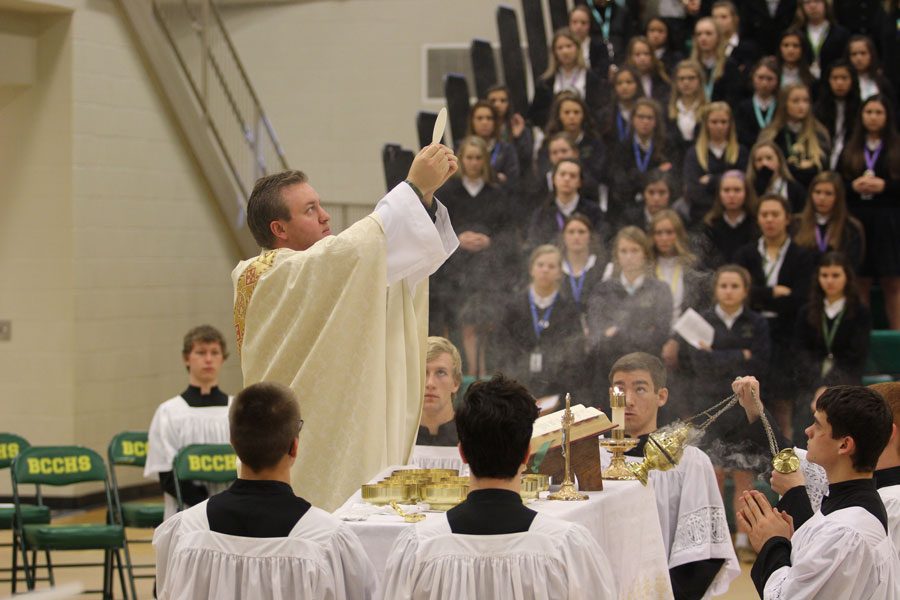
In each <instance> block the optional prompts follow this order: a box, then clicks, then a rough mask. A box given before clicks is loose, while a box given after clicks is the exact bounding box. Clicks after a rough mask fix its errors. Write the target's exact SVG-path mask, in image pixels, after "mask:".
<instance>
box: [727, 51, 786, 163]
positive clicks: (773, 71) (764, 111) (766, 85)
mask: <svg viewBox="0 0 900 600" xmlns="http://www.w3.org/2000/svg"><path fill="white" fill-rule="evenodd" d="M778 77H779V74H778V61H777V60H776V59H775V58H774V57H772V56H764V57H763V58H761V59H759V61H757V62H756V64H755V65H753V68H752V69H750V84H751V86H752V87H753V96H751V97H750V98H746V99H744V100H741V102H740V103H739V104H738V105H737V108H736V109H735V111H734V122H735V125H736V127H737V134H738V142H740V143H741V144H743V145H744V146H747V147H748V148H752V147H753V145H754V144H755V143H756V139H757V138H758V137H759V132H761V131H762V130H763V129H765V128H766V127H768V126H769V124H770V123H771V122H772V118H773V117H774V116H775V106H776V105H777V104H778V101H777V99H776V97H777V95H778V88H779V86H778Z"/></svg>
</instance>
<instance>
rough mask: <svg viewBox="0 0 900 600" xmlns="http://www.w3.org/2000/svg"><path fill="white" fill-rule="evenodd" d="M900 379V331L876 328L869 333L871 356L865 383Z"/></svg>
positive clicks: (864, 379)
mask: <svg viewBox="0 0 900 600" xmlns="http://www.w3.org/2000/svg"><path fill="white" fill-rule="evenodd" d="M897 380H900V331H892V330H890V329H876V330H874V331H872V333H871V334H869V358H868V361H867V362H866V374H865V375H864V376H863V384H864V385H871V384H873V383H881V382H885V381H897Z"/></svg>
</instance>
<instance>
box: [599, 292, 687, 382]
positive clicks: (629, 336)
mask: <svg viewBox="0 0 900 600" xmlns="http://www.w3.org/2000/svg"><path fill="white" fill-rule="evenodd" d="M587 324H588V330H589V334H588V343H589V345H590V346H591V347H593V348H595V349H597V348H599V349H601V350H602V351H603V352H604V353H606V354H608V355H610V356H614V357H615V358H618V357H620V356H622V355H624V354H628V353H629V352H647V353H648V354H652V355H654V356H659V355H660V352H661V351H662V345H663V344H664V343H665V342H666V340H667V339H669V329H670V327H671V325H672V292H670V291H669V286H667V285H666V284H665V283H663V282H662V281H660V280H658V279H656V278H654V277H653V276H652V275H649V274H648V275H646V276H645V278H644V283H643V285H641V287H640V288H638V290H637V291H636V292H635V293H634V295H633V296H630V295H629V294H628V292H627V291H625V288H624V287H623V286H622V283H621V282H620V281H619V276H618V274H615V275H613V277H612V278H611V279H608V280H607V281H604V282H603V283H601V284H599V285H598V286H596V287H595V288H594V289H593V290H592V293H591V297H590V298H589V299H588V301H587ZM613 326H615V327H618V329H619V332H618V334H617V335H615V336H613V337H611V338H607V337H605V335H604V332H605V331H606V330H607V329H609V328H610V327H613ZM604 376H605V374H604Z"/></svg>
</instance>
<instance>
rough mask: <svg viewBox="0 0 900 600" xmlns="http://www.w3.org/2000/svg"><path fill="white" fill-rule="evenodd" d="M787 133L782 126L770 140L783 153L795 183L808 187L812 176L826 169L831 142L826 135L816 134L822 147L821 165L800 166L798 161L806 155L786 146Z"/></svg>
mask: <svg viewBox="0 0 900 600" xmlns="http://www.w3.org/2000/svg"><path fill="white" fill-rule="evenodd" d="M788 133H789V131H788V129H787V127H782V128H781V130H780V131H779V132H778V135H776V136H775V139H774V140H772V141H773V142H775V143H776V144H778V147H779V148H781V152H782V153H783V154H784V157H785V159H787V162H788V169H789V170H790V172H791V175H793V176H794V179H796V180H797V183H799V184H800V185H801V186H803V187H806V188H809V184H810V182H812V179H813V177H815V176H816V175H818V174H819V173H820V172H822V171H826V170H828V161H829V158H830V156H831V142H830V141H829V140H828V138H827V137H826V136H824V135H819V134H817V137H818V138H819V146H820V147H821V148H822V159H821V163H822V167H821V168H818V167H816V166H815V165H813V166H810V167H803V168H801V167H800V165H799V162H800V161H802V160H803V159H804V158H806V157H804V156H801V155H799V154H797V153H796V152H795V151H794V150H792V149H791V148H789V147H788ZM792 137H793V136H792ZM795 143H796V142H795Z"/></svg>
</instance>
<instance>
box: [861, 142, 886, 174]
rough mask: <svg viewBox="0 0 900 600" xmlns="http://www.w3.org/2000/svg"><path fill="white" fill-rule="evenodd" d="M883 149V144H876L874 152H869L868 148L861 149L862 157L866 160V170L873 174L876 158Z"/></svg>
mask: <svg viewBox="0 0 900 600" xmlns="http://www.w3.org/2000/svg"><path fill="white" fill-rule="evenodd" d="M882 148H884V142H883V141H880V142H878V147H877V148H875V150H874V151H870V150H869V147H868V146H866V147H864V148H863V156H864V157H865V159H866V169H868V170H869V171H871V172H872V174H873V175H874V174H875V163H876V162H878V157H879V156H881V149H882Z"/></svg>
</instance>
